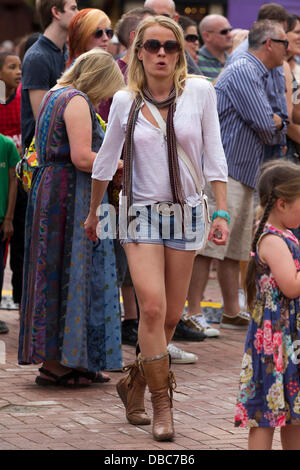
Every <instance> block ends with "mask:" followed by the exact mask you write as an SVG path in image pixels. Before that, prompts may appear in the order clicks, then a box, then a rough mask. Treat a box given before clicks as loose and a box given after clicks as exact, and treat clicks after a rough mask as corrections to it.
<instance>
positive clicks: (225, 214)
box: [211, 209, 230, 225]
mask: <svg viewBox="0 0 300 470" xmlns="http://www.w3.org/2000/svg"><path fill="white" fill-rule="evenodd" d="M217 217H221V218H222V219H225V220H226V222H227V223H228V225H229V224H230V215H229V213H228V212H227V211H223V209H221V210H219V211H215V212H214V213H213V215H212V218H211V221H212V222H213V221H214V220H215V219H216V218H217Z"/></svg>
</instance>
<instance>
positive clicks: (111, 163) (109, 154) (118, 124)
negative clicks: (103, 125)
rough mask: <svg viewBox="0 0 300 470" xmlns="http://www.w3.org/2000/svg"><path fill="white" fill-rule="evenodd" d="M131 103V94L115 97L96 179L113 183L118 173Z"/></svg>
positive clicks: (96, 161) (118, 93)
mask: <svg viewBox="0 0 300 470" xmlns="http://www.w3.org/2000/svg"><path fill="white" fill-rule="evenodd" d="M131 102H132V98H131V95H130V93H129V92H126V91H123V90H121V91H118V92H117V93H116V94H115V95H114V98H113V101H112V105H111V108H110V112H109V116H108V125H107V129H106V132H105V136H104V140H103V142H102V145H101V148H100V150H99V152H98V154H97V156H96V158H95V161H94V164H93V171H92V178H94V179H97V180H100V181H111V180H112V178H113V176H114V174H115V172H116V171H117V168H118V162H119V159H120V158H121V155H122V150H123V145H124V141H125V127H126V126H125V125H124V124H123V123H124V122H125V123H126V122H127V116H128V113H129V110H130V106H131ZM126 111H127V112H126ZM124 118H125V120H124Z"/></svg>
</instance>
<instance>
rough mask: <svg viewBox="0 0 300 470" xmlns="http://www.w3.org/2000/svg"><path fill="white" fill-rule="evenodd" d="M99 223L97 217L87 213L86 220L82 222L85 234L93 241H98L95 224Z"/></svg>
mask: <svg viewBox="0 0 300 470" xmlns="http://www.w3.org/2000/svg"><path fill="white" fill-rule="evenodd" d="M98 223H99V217H98V216H97V215H93V214H91V213H89V215H88V217H87V219H86V221H85V222H84V230H85V234H86V236H87V237H88V238H89V239H90V240H92V241H93V242H96V241H98V236H97V226H98Z"/></svg>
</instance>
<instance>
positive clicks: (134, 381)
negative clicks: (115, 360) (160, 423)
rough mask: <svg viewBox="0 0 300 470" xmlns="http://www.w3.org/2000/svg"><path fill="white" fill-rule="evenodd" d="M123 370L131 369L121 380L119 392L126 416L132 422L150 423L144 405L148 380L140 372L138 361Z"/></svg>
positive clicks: (118, 387)
mask: <svg viewBox="0 0 300 470" xmlns="http://www.w3.org/2000/svg"><path fill="white" fill-rule="evenodd" d="M123 370H124V372H126V371H129V374H128V375H126V377H124V378H123V379H121V380H119V382H118V383H117V392H118V394H119V397H120V398H121V400H122V402H123V404H124V406H125V409H126V418H127V419H128V421H129V422H130V423H131V424H135V425H141V424H150V423H151V420H150V418H149V417H148V416H147V414H146V411H145V405H144V395H145V389H146V380H145V377H143V376H142V374H141V372H140V369H139V365H138V361H137V360H136V361H135V362H134V363H133V364H130V365H128V366H126V367H124V368H123Z"/></svg>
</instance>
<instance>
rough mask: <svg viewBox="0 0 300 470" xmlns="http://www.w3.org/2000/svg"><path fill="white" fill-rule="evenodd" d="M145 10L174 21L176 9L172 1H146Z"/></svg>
mask: <svg viewBox="0 0 300 470" xmlns="http://www.w3.org/2000/svg"><path fill="white" fill-rule="evenodd" d="M144 7H145V8H152V10H154V11H155V13H157V14H158V15H168V16H170V18H173V19H176V16H177V15H176V8H175V3H174V1H173V0H146V1H145V3H144Z"/></svg>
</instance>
